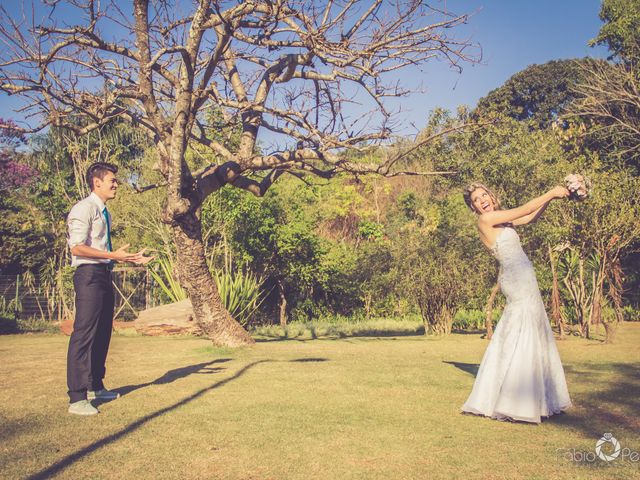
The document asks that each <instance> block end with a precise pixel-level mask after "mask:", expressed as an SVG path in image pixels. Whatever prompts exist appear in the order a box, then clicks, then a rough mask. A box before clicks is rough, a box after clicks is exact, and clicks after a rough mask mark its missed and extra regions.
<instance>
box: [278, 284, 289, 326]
mask: <svg viewBox="0 0 640 480" xmlns="http://www.w3.org/2000/svg"><path fill="white" fill-rule="evenodd" d="M278 293H279V294H280V314H279V319H280V326H281V327H284V326H286V325H287V297H286V296H285V294H284V286H283V285H282V283H281V282H278Z"/></svg>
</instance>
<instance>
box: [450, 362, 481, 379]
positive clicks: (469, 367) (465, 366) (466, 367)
mask: <svg viewBox="0 0 640 480" xmlns="http://www.w3.org/2000/svg"><path fill="white" fill-rule="evenodd" d="M442 363H448V364H449V365H453V366H454V367H456V368H459V369H460V370H462V371H463V372H466V373H470V374H471V375H473V376H474V377H475V376H477V375H478V370H479V369H480V364H478V363H462V362H447V361H445V360H443V362H442Z"/></svg>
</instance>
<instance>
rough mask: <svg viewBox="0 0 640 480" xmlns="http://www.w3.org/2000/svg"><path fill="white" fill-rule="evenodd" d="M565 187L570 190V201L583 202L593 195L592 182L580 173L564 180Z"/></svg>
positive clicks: (570, 175)
mask: <svg viewBox="0 0 640 480" xmlns="http://www.w3.org/2000/svg"><path fill="white" fill-rule="evenodd" d="M564 186H565V187H567V190H569V199H570V200H576V201H582V200H584V199H585V198H587V197H588V196H589V194H590V193H591V181H590V180H589V179H588V178H587V177H585V176H584V175H580V174H579V173H571V174H569V175H567V176H566V177H565V178H564Z"/></svg>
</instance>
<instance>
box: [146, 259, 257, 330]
mask: <svg viewBox="0 0 640 480" xmlns="http://www.w3.org/2000/svg"><path fill="white" fill-rule="evenodd" d="M154 263H155V264H156V266H155V268H152V269H150V271H151V275H152V276H153V279H154V280H155V282H156V283H157V284H158V285H159V286H160V288H161V289H162V291H163V293H164V294H165V295H166V296H167V297H168V298H169V300H171V302H179V301H181V300H184V299H185V298H187V293H186V292H185V290H184V289H183V288H182V286H181V285H180V283H179V282H178V280H177V277H176V275H175V273H174V272H175V269H174V266H175V263H174V260H173V256H172V255H171V254H170V253H166V254H165V255H162V256H159V258H158V260H157V261H156V262H154ZM211 266H212V265H211V264H210V267H211ZM211 270H212V272H213V277H214V279H215V281H216V285H217V287H218V292H219V294H220V298H221V300H222V304H223V305H224V307H225V308H226V309H227V311H228V312H229V313H230V314H231V315H233V317H234V318H235V319H236V320H238V321H239V322H240V324H242V325H246V324H247V323H248V322H249V320H250V319H251V316H252V315H253V314H254V313H255V312H256V310H257V309H258V307H260V305H261V304H262V302H263V301H264V298H265V297H266V296H265V295H264V294H263V291H262V289H261V286H262V282H263V279H262V278H260V277H258V276H257V275H256V274H254V273H252V272H248V271H244V270H235V271H234V270H233V269H232V268H230V267H227V266H225V268H223V269H220V270H217V269H214V268H211Z"/></svg>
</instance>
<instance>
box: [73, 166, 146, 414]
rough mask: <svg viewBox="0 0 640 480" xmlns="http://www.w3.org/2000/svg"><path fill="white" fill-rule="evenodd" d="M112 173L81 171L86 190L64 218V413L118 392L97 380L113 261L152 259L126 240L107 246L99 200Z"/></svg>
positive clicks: (107, 223) (107, 196) (109, 324)
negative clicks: (67, 279) (67, 289)
mask: <svg viewBox="0 0 640 480" xmlns="http://www.w3.org/2000/svg"><path fill="white" fill-rule="evenodd" d="M117 172H118V168H117V167H116V166H115V165H112V164H110V163H102V162H100V163H94V164H93V165H91V166H90V167H89V169H88V170H87V184H88V185H89V186H90V188H91V194H90V195H89V196H88V197H87V198H85V199H84V200H81V201H80V202H78V203H76V204H75V205H74V206H73V208H72V209H71V212H69V217H68V219H67V223H68V227H69V248H70V249H71V264H72V266H74V267H77V268H76V271H75V273H74V275H73V287H74V289H75V292H76V317H75V321H74V324H73V333H72V334H71V339H70V341H69V352H68V354H67V385H68V387H69V392H68V393H69V400H70V405H69V413H73V414H76V415H95V414H96V413H98V409H97V408H95V407H94V406H93V405H92V404H91V403H90V400H93V399H97V400H115V399H116V398H118V397H119V394H118V393H116V392H111V391H109V390H107V389H106V388H105V386H104V383H102V380H103V378H104V375H105V362H106V359H107V351H108V350H109V342H110V340H111V330H112V328H113V305H114V295H113V285H112V283H111V270H112V269H113V264H114V262H131V263H134V264H137V265H144V264H146V263H148V262H149V261H150V260H151V259H152V257H145V256H143V253H144V250H145V249H143V250H141V251H139V252H138V253H129V252H127V251H126V249H127V247H128V246H129V245H125V246H123V247H120V248H119V249H117V250H115V251H113V250H112V248H111V216H110V215H109V212H108V211H107V207H106V205H105V204H106V203H107V202H108V201H109V200H111V199H113V198H115V196H116V190H117V189H118V180H117V179H116V176H115V174H116V173H117Z"/></svg>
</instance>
